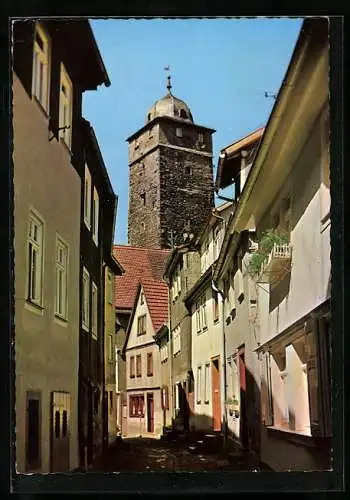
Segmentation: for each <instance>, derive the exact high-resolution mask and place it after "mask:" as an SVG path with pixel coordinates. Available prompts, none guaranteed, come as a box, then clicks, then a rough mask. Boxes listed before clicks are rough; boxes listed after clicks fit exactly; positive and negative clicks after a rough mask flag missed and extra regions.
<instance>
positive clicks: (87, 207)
mask: <svg viewBox="0 0 350 500" xmlns="http://www.w3.org/2000/svg"><path fill="white" fill-rule="evenodd" d="M84 222H85V225H86V227H87V228H88V229H90V228H91V174H90V170H89V167H88V166H87V164H86V163H85V178H84Z"/></svg>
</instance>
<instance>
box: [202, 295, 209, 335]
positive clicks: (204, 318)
mask: <svg viewBox="0 0 350 500" xmlns="http://www.w3.org/2000/svg"><path fill="white" fill-rule="evenodd" d="M201 324H202V328H203V330H205V329H206V328H207V327H208V324H207V301H206V295H205V294H204V295H202V299H201Z"/></svg>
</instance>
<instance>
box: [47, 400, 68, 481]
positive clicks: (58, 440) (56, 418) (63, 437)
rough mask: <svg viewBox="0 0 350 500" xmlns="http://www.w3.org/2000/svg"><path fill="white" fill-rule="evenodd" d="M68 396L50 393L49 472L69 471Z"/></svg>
mask: <svg viewBox="0 0 350 500" xmlns="http://www.w3.org/2000/svg"><path fill="white" fill-rule="evenodd" d="M69 425H70V394H69V393H68V392H52V393H51V453H50V465H51V467H50V469H51V472H68V471H69V434H70V430H69Z"/></svg>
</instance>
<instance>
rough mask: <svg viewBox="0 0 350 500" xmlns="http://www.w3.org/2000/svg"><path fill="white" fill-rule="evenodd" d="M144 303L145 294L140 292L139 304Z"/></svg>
mask: <svg viewBox="0 0 350 500" xmlns="http://www.w3.org/2000/svg"><path fill="white" fill-rule="evenodd" d="M144 303H145V295H144V293H143V292H141V295H140V304H141V305H142V304H144Z"/></svg>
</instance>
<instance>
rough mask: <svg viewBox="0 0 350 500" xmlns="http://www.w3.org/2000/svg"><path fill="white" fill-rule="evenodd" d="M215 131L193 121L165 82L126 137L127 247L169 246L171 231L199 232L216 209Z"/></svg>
mask: <svg viewBox="0 0 350 500" xmlns="http://www.w3.org/2000/svg"><path fill="white" fill-rule="evenodd" d="M213 132H214V130H212V129H209V128H207V127H203V126H200V125H196V124H195V123H194V122H193V118H192V114H191V111H190V109H189V107H188V106H187V105H186V104H185V103H184V102H183V101H181V100H180V99H177V98H176V97H175V96H173V94H172V92H171V85H170V82H169V84H168V93H167V95H166V96H165V97H163V98H162V99H160V100H159V101H157V102H156V103H155V104H154V105H153V106H152V107H151V109H150V110H149V112H148V113H147V120H146V124H145V125H144V126H143V127H142V128H141V129H140V130H138V131H137V132H136V133H135V134H133V135H132V136H130V137H129V138H128V142H129V219H128V241H129V244H131V245H135V246H144V247H150V248H167V247H169V246H171V243H169V242H170V239H171V238H172V235H174V234H175V233H176V234H177V235H181V234H182V233H183V232H184V231H185V230H188V228H189V227H190V228H191V230H192V232H194V233H198V231H200V229H201V228H202V226H203V224H204V223H205V221H206V220H207V218H208V216H209V215H210V212H211V209H212V208H213V207H214V194H213V193H214V191H213V166H212V133H213ZM194 207H196V208H195V210H194Z"/></svg>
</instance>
